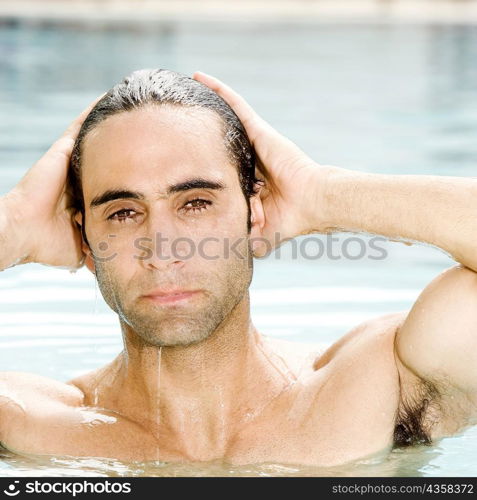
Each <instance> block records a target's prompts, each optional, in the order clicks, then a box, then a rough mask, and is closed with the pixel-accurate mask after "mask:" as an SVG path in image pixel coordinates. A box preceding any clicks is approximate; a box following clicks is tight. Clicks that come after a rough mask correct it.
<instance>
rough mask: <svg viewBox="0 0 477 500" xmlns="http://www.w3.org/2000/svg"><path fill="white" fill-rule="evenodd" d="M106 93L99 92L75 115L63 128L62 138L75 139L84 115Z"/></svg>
mask: <svg viewBox="0 0 477 500" xmlns="http://www.w3.org/2000/svg"><path fill="white" fill-rule="evenodd" d="M105 95H106V92H105V93H104V94H101V95H100V96H99V97H97V98H96V99H95V100H94V101H93V102H91V103H90V104H89V105H88V106H87V107H86V109H84V110H83V111H82V112H81V113H80V115H79V116H77V117H76V118H75V119H74V120H73V121H72V122H71V123H70V125H69V127H68V128H67V129H66V130H65V132H64V133H63V135H62V138H64V137H69V138H72V139H74V140H75V139H76V136H77V135H78V132H79V131H80V128H81V125H82V124H83V122H84V121H85V119H86V117H87V116H88V115H89V113H90V111H91V110H92V109H93V108H94V107H95V106H96V104H97V103H98V102H99V100H100V99H102V98H103V97H104V96H105Z"/></svg>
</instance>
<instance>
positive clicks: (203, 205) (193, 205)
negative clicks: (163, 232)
mask: <svg viewBox="0 0 477 500" xmlns="http://www.w3.org/2000/svg"><path fill="white" fill-rule="evenodd" d="M208 205H212V202H211V201H210V200H203V199H202V198H195V199H194V200H190V201H188V202H187V203H186V204H185V205H184V208H185V209H186V210H187V211H190V210H192V211H194V212H199V211H201V210H206V209H207V206H208Z"/></svg>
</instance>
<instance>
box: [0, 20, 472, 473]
mask: <svg viewBox="0 0 477 500" xmlns="http://www.w3.org/2000/svg"><path fill="white" fill-rule="evenodd" d="M143 67H166V68H170V69H174V70H177V71H181V72H183V73H188V74H191V73H192V72H193V71H194V70H197V69H200V70H203V71H206V72H209V73H211V74H215V75H217V76H219V77H220V78H222V79H223V80H225V81H226V82H227V83H229V84H230V85H232V86H233V87H235V88H236V89H237V90H238V91H240V92H241V93H242V94H243V95H244V96H245V97H246V98H247V99H248V100H249V102H250V103H251V104H252V105H253V106H254V107H255V108H256V109H257V110H258V111H259V112H260V113H261V114H262V115H263V116H264V117H265V118H266V119H267V120H269V121H270V122H271V123H272V124H273V125H274V126H276V127H277V128H278V129H279V130H280V131H281V132H283V133H284V134H285V135H287V136H288V137H290V138H291V139H293V140H294V141H295V142H296V143H297V144H298V145H299V146H301V147H302V148H303V149H304V150H305V151H306V152H308V153H309V154H310V155H311V156H312V157H313V158H315V159H316V160H317V161H319V162H321V163H332V164H336V165H340V166H343V167H347V168H351V169H356V170H365V171H370V172H382V173H402V174H437V175H457V176H469V177H470V176H475V175H476V174H475V172H476V161H477V141H476V140H475V139H476V131H477V29H476V28H475V27H471V26H466V27H463V26H461V27H459V26H450V25H449V26H406V25H400V26H389V25H386V26H384V25H383V26H332V25H320V24H317V25H311V24H307V25H303V26H301V25H292V24H282V25H259V24H220V25H218V24H190V23H180V22H177V23H167V24H164V25H161V26H158V27H157V29H152V28H150V27H149V28H148V29H147V30H145V29H140V28H139V27H137V26H135V27H132V28H131V29H124V28H123V29H119V28H116V29H111V30H106V29H99V28H98V29H94V28H89V29H82V28H80V27H76V28H74V27H70V28H68V29H67V28H63V29H62V28H59V27H54V26H50V27H41V26H33V25H30V26H26V25H21V24H18V25H12V24H10V25H8V24H4V25H0V169H1V170H0V172H1V175H0V194H3V193H5V192H7V191H8V190H9V189H10V188H11V187H12V186H14V185H15V183H16V182H17V181H18V180H19V179H20V177H21V176H22V175H23V173H24V172H25V171H26V170H27V169H28V167H29V166H30V165H31V164H32V163H33V162H34V161H35V160H36V159H37V158H39V156H40V155H41V154H42V153H43V152H44V151H45V150H46V149H47V148H48V146H49V145H50V144H51V142H52V141H53V140H54V139H55V138H56V137H57V136H58V135H59V134H60V133H61V132H62V130H63V129H64V128H65V127H66V126H67V124H68V122H69V121H71V119H72V118H74V116H75V115H76V114H78V113H79V111H80V110H81V109H82V108H83V107H84V106H85V105H86V104H87V103H88V102H89V101H90V100H91V99H93V98H94V97H95V96H96V95H98V94H100V93H102V92H103V91H104V90H106V89H107V88H109V87H110V86H111V85H113V84H114V83H115V82H116V81H118V80H119V79H121V78H122V77H123V76H124V75H126V74H128V73H129V72H131V71H133V70H134V69H138V68H143ZM347 236H349V235H342V236H341V237H340V239H339V241H338V242H336V243H334V245H335V246H334V248H335V249H336V253H339V250H340V249H342V248H343V244H344V241H345V238H346V237H347ZM380 246H381V247H385V249H386V251H387V253H388V255H387V257H386V258H385V259H383V260H379V261H377V260H372V259H370V258H369V252H367V253H366V255H365V256H364V257H363V258H361V259H358V260H346V259H343V258H341V259H338V260H331V259H328V258H320V259H314V260H310V259H304V258H298V259H293V258H292V255H291V246H290V245H287V246H286V247H285V248H284V249H283V250H282V256H281V258H280V259H278V258H275V256H274V255H272V256H270V257H269V258H268V259H267V260H263V261H257V262H256V268H255V275H254V281H253V285H252V293H251V296H252V315H253V319H254V321H255V324H256V325H257V327H258V328H259V329H260V330H261V331H262V332H264V333H267V334H269V335H272V336H277V337H281V338H284V339H288V340H294V341H304V342H313V343H322V344H326V345H328V344H330V343H331V342H333V341H334V340H336V339H337V338H339V337H340V336H341V335H343V334H344V333H345V332H346V331H347V330H348V329H349V328H351V327H352V326H354V325H356V324H357V323H359V322H360V321H363V320H365V319H367V318H371V317H373V316H377V315H380V314H384V313H387V312H392V311H400V310H406V309H409V308H410V307H411V305H412V303H413V302H414V300H415V299H416V297H417V295H418V294H419V292H420V291H421V290H422V288H424V287H425V286H426V284H427V283H428V282H429V281H431V280H432V278H433V277H434V276H436V275H437V274H438V273H439V272H440V271H442V270H444V269H445V268H447V267H449V266H451V265H453V261H452V260H451V259H449V258H448V257H447V256H446V255H445V254H443V253H442V252H441V251H439V250H437V249H434V248H429V247H426V246H417V245H414V246H411V247H407V246H404V245H402V244H400V243H386V244H382V243H381V244H380ZM0 278H1V279H0V325H1V326H0V345H1V350H0V353H1V354H0V366H1V369H2V370H24V371H31V372H35V373H39V374H42V375H46V376H50V377H54V378H57V379H59V380H67V379H69V378H71V377H73V376H76V375H79V374H80V373H84V372H85V371H88V370H90V369H93V368H96V367H98V366H101V365H102V364H104V363H106V362H107V361H109V360H110V359H111V358H112V357H113V356H115V355H116V354H117V353H118V352H119V351H120V349H121V335H120V332H119V329H118V325H117V321H116V317H115V316H114V314H113V313H112V312H111V311H110V310H109V309H108V308H107V306H106V305H105V304H104V302H103V300H102V297H101V295H100V293H99V291H98V290H97V287H96V286H95V282H94V280H93V278H92V276H91V275H90V274H89V272H88V271H86V270H81V271H79V272H78V273H76V274H70V273H68V272H67V271H63V270H58V269H52V268H48V267H44V266H40V265H29V266H20V267H17V268H12V269H8V270H6V271H4V272H3V273H2V274H1V276H0ZM476 429H477V428H473V429H469V430H468V431H466V432H464V433H462V435H459V436H456V437H453V438H448V439H445V440H443V441H442V442H440V443H438V444H437V445H436V446H434V447H431V448H417V449H415V450H411V451H406V452H394V453H392V454H391V456H390V457H389V458H388V459H386V460H385V461H381V462H377V463H364V464H357V465H356V467H347V468H344V469H335V470H321V471H317V470H309V469H296V470H295V469H293V468H286V467H282V466H280V465H278V464H277V465H270V466H263V467H261V468H258V467H255V468H251V469H250V468H249V469H247V468H238V469H230V470H227V471H225V472H226V473H230V474H232V475H247V474H248V475H249V474H258V475H274V474H275V475H288V474H289V475H294V474H295V475H296V474H312V475H316V474H318V475H326V474H333V475H353V474H357V473H359V474H361V475H422V476H432V475H437V476H438V475H472V476H474V475H477V430H476ZM3 467H4V468H3V470H2V473H4V474H5V475H17V474H24V475H32V474H39V475H41V474H53V473H54V474H57V475H63V474H65V475H73V474H74V475H81V474H109V475H121V474H127V473H134V474H141V473H142V474H146V475H147V474H151V475H152V474H159V475H181V474H193V475H200V474H208V475H214V474H221V473H225V472H224V470H223V469H221V468H220V467H219V468H217V466H215V465H209V466H207V467H206V466H199V467H196V468H194V467H192V466H191V467H185V468H183V467H177V466H163V465H161V464H159V465H157V464H156V465H154V464H146V465H145V466H144V467H143V468H142V469H141V468H136V469H131V468H130V467H129V466H128V465H127V464H120V463H118V462H114V461H104V462H101V461H98V460H90V461H88V460H77V461H75V460H70V459H63V458H56V459H52V460H46V459H33V458H31V457H13V456H10V455H8V454H7V455H6V456H5V457H4V460H3ZM141 470H142V472H141Z"/></svg>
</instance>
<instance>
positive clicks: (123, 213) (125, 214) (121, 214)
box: [108, 208, 136, 222]
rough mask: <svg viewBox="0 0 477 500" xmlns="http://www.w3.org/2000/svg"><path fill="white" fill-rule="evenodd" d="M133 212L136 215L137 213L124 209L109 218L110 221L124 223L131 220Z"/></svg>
mask: <svg viewBox="0 0 477 500" xmlns="http://www.w3.org/2000/svg"><path fill="white" fill-rule="evenodd" d="M131 212H133V213H134V215H135V214H136V212H135V211H134V210H132V209H131V208H123V209H122V210H118V211H117V212H114V214H111V215H110V216H109V217H108V220H117V221H119V222H121V221H124V220H126V219H129V218H130V215H129V214H130V213H131Z"/></svg>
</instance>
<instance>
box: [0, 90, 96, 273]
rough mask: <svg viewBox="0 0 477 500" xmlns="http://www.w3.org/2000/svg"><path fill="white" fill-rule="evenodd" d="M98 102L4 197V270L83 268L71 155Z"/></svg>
mask: <svg viewBox="0 0 477 500" xmlns="http://www.w3.org/2000/svg"><path fill="white" fill-rule="evenodd" d="M97 101H98V99H96V100H95V101H94V102H93V103H92V104H90V105H89V106H88V107H87V108H86V109H85V110H84V111H83V112H82V113H81V114H80V115H79V116H78V117H77V118H76V120H74V121H73V122H72V123H71V125H70V126H69V127H68V129H67V130H66V131H65V133H64V134H63V135H62V136H61V137H60V138H59V139H58V140H57V141H56V142H55V143H54V144H53V145H52V146H51V148H50V149H49V150H48V151H47V152H46V153H45V154H44V155H43V157H42V158H40V160H38V162H36V163H35V164H34V165H33V166H32V167H31V168H30V170H28V172H27V173H26V174H25V175H24V176H23V177H22V179H21V180H20V182H19V183H18V184H17V185H16V186H15V187H14V188H13V189H12V190H11V191H10V192H9V193H7V194H6V195H4V196H2V197H0V271H2V270H4V269H6V268H8V267H11V266H14V265H16V264H25V263H28V262H39V263H42V264H47V265H50V266H59V267H66V268H70V269H75V268H78V267H80V266H81V265H82V264H83V260H84V254H83V251H82V249H81V234H80V232H79V230H78V227H77V226H76V224H75V222H74V220H73V216H74V213H73V208H72V206H71V199H70V194H69V193H68V189H67V177H68V167H69V161H70V156H71V152H72V150H73V146H74V143H75V139H76V136H77V135H78V132H79V130H80V127H81V124H82V123H83V121H84V119H85V118H86V116H87V115H88V113H89V112H90V111H91V109H92V107H93V106H94V105H95V104H96V102H97Z"/></svg>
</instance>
